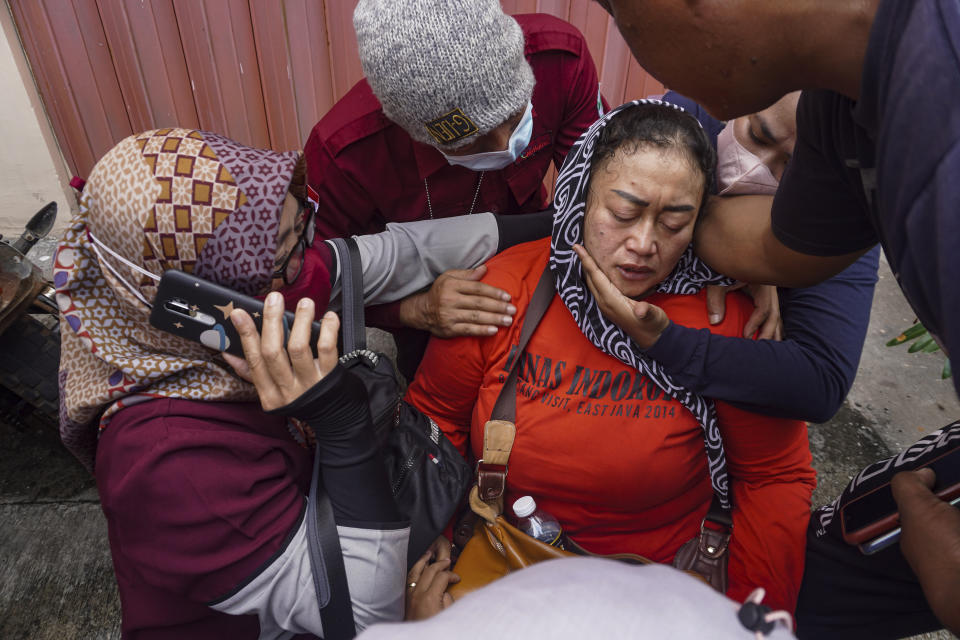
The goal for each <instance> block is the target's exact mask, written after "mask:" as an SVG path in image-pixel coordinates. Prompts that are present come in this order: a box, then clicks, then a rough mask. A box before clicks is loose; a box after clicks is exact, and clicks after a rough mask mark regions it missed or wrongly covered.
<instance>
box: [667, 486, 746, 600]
mask: <svg viewBox="0 0 960 640" xmlns="http://www.w3.org/2000/svg"><path fill="white" fill-rule="evenodd" d="M707 522H710V523H711V525H712V526H707ZM732 535H733V520H732V519H731V518H730V512H729V511H727V510H725V509H722V508H721V507H720V503H719V501H718V500H717V498H716V496H714V499H713V502H712V503H711V505H710V510H709V511H708V512H707V516H706V517H705V518H704V519H703V522H702V523H701V524H700V533H698V534H697V535H695V536H693V538H691V539H690V540H687V542H685V543H684V545H683V546H682V547H680V549H679V550H678V551H677V555H675V556H674V558H673V566H674V567H676V568H677V569H682V570H684V571H686V572H687V573H690V574H692V575H695V576H697V577H698V578H700V579H702V580H703V581H704V582H706V583H707V584H709V585H710V586H711V587H713V588H714V589H716V590H717V591H719V592H720V593H726V592H727V565H728V564H729V562H730V537H731V536H732Z"/></svg>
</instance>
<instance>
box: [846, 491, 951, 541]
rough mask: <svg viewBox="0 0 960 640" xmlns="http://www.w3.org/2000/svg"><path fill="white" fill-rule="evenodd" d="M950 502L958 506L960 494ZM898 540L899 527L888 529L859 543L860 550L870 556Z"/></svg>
mask: <svg viewBox="0 0 960 640" xmlns="http://www.w3.org/2000/svg"><path fill="white" fill-rule="evenodd" d="M950 504H951V505H953V506H954V507H958V508H960V496H957V497H956V498H954V499H953V500H951V501H950ZM899 540H900V527H897V528H896V529H890V531H887V532H886V533H881V534H880V535H879V536H877V537H876V538H874V539H872V540H867V541H866V542H861V543H860V545H859V546H860V552H861V553H862V554H863V555H865V556H870V555H873V554H875V553H877V552H878V551H883V550H884V549H886V548H887V547H889V546H891V545H893V544H894V543H895V542H898V541H899Z"/></svg>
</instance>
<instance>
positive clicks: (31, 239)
mask: <svg viewBox="0 0 960 640" xmlns="http://www.w3.org/2000/svg"><path fill="white" fill-rule="evenodd" d="M56 221H57V203H56V202H48V203H47V204H46V206H44V207H43V208H42V209H40V211H37V212H36V213H35V214H33V217H32V218H30V221H29V222H27V225H26V228H24V230H23V233H21V234H20V237H19V238H17V240H16V242H14V243H13V245H12V246H13V248H14V249H16V250H17V251H19V252H20V253H23V254H26V253H27V251H29V250H30V247H32V246H33V245H35V244H37V241H38V240H40V239H41V238H43V237H45V236H46V235H47V234H48V233H50V230H51V229H53V224H54V223H55V222H56Z"/></svg>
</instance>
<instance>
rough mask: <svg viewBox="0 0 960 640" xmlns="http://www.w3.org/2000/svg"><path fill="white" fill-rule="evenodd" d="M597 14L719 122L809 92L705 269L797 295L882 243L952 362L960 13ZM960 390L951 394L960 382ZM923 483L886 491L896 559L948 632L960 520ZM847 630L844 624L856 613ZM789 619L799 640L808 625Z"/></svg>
mask: <svg viewBox="0 0 960 640" xmlns="http://www.w3.org/2000/svg"><path fill="white" fill-rule="evenodd" d="M598 1H599V3H600V4H601V5H603V6H604V7H606V8H607V10H608V11H610V13H611V14H612V15H613V17H614V19H615V20H616V22H617V25H618V27H619V28H620V31H621V33H622V34H623V35H624V37H625V38H626V40H627V42H628V44H629V45H630V47H631V50H632V52H633V54H634V55H635V57H636V58H637V60H638V61H639V62H640V63H641V64H642V65H643V66H644V68H645V69H646V70H647V71H649V72H650V73H652V74H653V75H654V76H655V77H657V79H659V80H660V81H661V82H663V83H664V84H665V85H667V86H670V87H672V88H674V89H676V90H677V91H680V92H681V93H684V94H686V95H689V96H691V97H692V98H693V99H695V100H696V101H697V102H699V103H700V104H703V105H704V106H705V107H707V109H708V110H710V111H711V112H712V113H713V115H715V116H717V117H720V118H731V117H734V116H738V115H742V114H745V113H749V112H752V111H759V110H761V109H763V108H764V107H766V106H767V105H769V104H771V103H772V102H773V101H775V100H776V99H778V98H779V97H780V96H781V95H783V94H785V93H787V92H789V91H792V90H795V89H804V88H811V87H818V88H819V89H817V90H810V91H805V92H804V94H803V95H802V97H801V100H800V104H799V108H798V114H797V121H798V122H797V124H798V139H797V144H796V150H795V152H794V158H793V160H792V162H791V163H790V165H789V167H788V169H787V171H786V173H785V174H784V176H783V179H782V181H781V184H780V189H779V191H778V193H777V195H776V196H775V198H774V199H773V200H771V199H770V198H764V197H752V198H738V199H726V200H718V201H716V202H715V203H714V206H712V207H711V210H710V212H709V215H707V216H705V218H704V219H703V220H702V222H701V223H700V225H699V229H698V232H697V237H696V242H697V250H698V253H699V254H700V256H701V257H702V258H704V259H705V260H706V261H707V262H708V263H709V264H710V265H711V266H712V267H714V268H716V269H717V270H719V271H722V272H723V273H727V274H729V275H731V276H733V277H736V278H738V279H741V280H746V281H750V282H769V283H775V284H780V285H787V286H805V285H809V284H812V283H814V282H819V281H821V280H823V279H825V278H827V277H830V276H831V275H833V274H835V273H837V272H838V271H840V270H841V269H843V268H844V267H846V266H847V265H849V264H850V263H851V262H853V261H854V260H856V258H857V257H858V256H860V255H862V253H863V252H864V251H866V250H867V249H868V248H869V247H871V246H873V245H874V244H876V243H877V242H878V241H879V242H880V243H881V244H882V245H883V248H884V251H885V253H886V256H887V260H888V262H889V263H890V266H891V269H892V270H893V272H894V275H895V276H896V277H897V279H898V281H899V282H900V285H901V288H902V289H903V290H904V293H905V295H906V297H907V299H908V300H909V301H910V303H911V305H912V306H913V308H914V310H915V311H916V313H917V315H918V317H919V318H920V320H921V321H922V322H923V323H924V325H925V326H926V327H927V328H928V329H929V330H930V331H931V333H933V334H934V335H935V336H936V337H937V338H938V340H939V342H940V344H941V345H942V346H943V347H944V350H945V351H946V352H947V353H948V354H950V353H953V354H954V357H956V354H957V353H960V321H958V320H957V316H958V314H960V287H958V286H957V285H956V284H955V282H954V281H955V279H956V278H957V276H958V274H960V251H957V250H956V246H957V245H958V244H960V215H958V211H960V181H958V180H957V176H960V110H958V109H957V108H956V106H955V105H956V104H957V102H958V98H960V56H958V52H960V3H957V2H956V0H812V1H811V2H803V3H779V2H777V3H775V2H769V1H768V0H737V1H730V0H700V1H698V2H689V1H683V0H598ZM657 326H662V324H658V323H656V322H651V327H652V329H655V328H656V327H657ZM954 384H955V386H956V388H957V390H958V392H960V379H957V378H956V377H955V378H954ZM957 435H960V424H954V425H951V426H949V427H945V428H944V429H943V430H942V431H941V432H939V433H938V436H937V437H938V438H939V440H938V442H939V443H940V444H937V445H936V446H933V445H931V447H930V452H934V451H942V447H947V446H955V443H956V440H955V439H954V438H955V436H957ZM905 459H909V462H906V463H903V464H900V463H898V462H897V461H893V462H891V463H890V464H888V465H887V468H888V472H889V473H887V475H886V476H884V477H883V479H886V478H888V477H889V475H892V473H893V472H895V471H898V470H901V469H912V468H915V467H917V466H919V465H921V464H923V462H924V460H926V459H928V457H926V456H925V455H918V456H907V457H906V458H903V457H901V458H898V459H897V460H899V461H900V462H903V461H904V460H905ZM861 475H862V474H861ZM933 482H934V479H933V477H932V476H931V475H930V474H929V473H928V472H925V473H923V474H920V473H902V474H899V475H897V476H896V478H895V479H894V481H893V485H894V495H895V496H896V498H897V500H898V502H899V506H900V513H901V516H902V525H903V537H902V540H901V548H902V550H903V553H904V555H905V556H906V558H907V559H908V561H909V562H910V566H911V567H912V568H913V569H914V571H915V572H916V574H917V576H918V577H919V578H920V583H921V585H922V587H923V592H924V594H925V595H926V597H927V600H928V601H929V603H930V605H931V607H932V608H933V610H934V611H935V612H936V613H937V615H938V616H939V618H940V620H941V621H942V622H943V623H944V624H946V625H947V626H948V627H950V628H951V629H953V630H954V631H957V630H960V605H958V594H960V511H958V510H956V509H952V508H949V507H947V506H946V505H945V504H944V503H943V501H941V500H939V499H937V498H936V497H935V496H933V494H932V493H931V492H930V491H929V490H928V487H930V486H932V483H933ZM855 484H856V482H855ZM859 488H860V489H863V488H864V487H863V486H860V487H859ZM855 489H857V487H856V486H853V487H851V489H848V492H850V491H851V490H855ZM847 497H849V493H846V494H845V496H843V497H842V498H841V500H842V499H843V498H847ZM815 520H816V519H815ZM821 524H826V523H822V522H821ZM822 528H823V527H821V529H822ZM815 542H821V541H820V540H812V542H811V546H812V547H814V548H815V547H816V544H814V543H815ZM851 549H852V548H851ZM815 550H816V549H815ZM854 553H855V552H854ZM897 558H899V554H897ZM887 560H889V559H887ZM883 561H885V560H884V559H883V558H874V559H873V565H872V566H869V567H867V565H863V563H859V564H861V565H863V567H867V568H866V569H864V570H863V571H862V572H861V576H862V579H861V580H860V581H859V583H858V585H856V586H859V587H863V588H868V587H870V586H878V587H885V586H891V585H892V583H891V582H890V581H889V580H881V579H880V578H882V577H884V576H883V571H882V570H877V568H878V566H879V565H880V564H881V563H882V562H883ZM837 562H838V563H842V562H844V560H838V561H837ZM895 562H896V561H895V560H890V563H891V564H893V563H895ZM852 564H857V563H856V562H852ZM812 566H813V567H815V569H816V571H820V572H821V573H823V568H824V566H825V565H811V563H810V559H809V558H808V574H809V573H810V572H811V567H812ZM861 568H862V567H861ZM838 571H850V572H853V571H855V569H853V568H851V567H843V568H842V569H838ZM867 571H874V573H872V574H871V575H869V576H867V575H866V573H867ZM817 586H818V587H820V586H822V587H823V589H824V591H825V593H824V594H823V597H824V598H830V597H831V596H834V595H835V594H837V593H838V592H840V591H842V590H843V589H844V588H853V587H854V586H855V585H854V584H853V583H851V584H843V585H841V584H840V583H839V581H837V580H835V581H834V582H833V583H830V582H828V581H827V580H826V579H825V580H823V584H822V585H817ZM891 588H893V587H892V586H891ZM805 589H807V585H805ZM812 589H813V587H811V589H807V590H808V591H810V590H812ZM904 589H907V587H904V586H902V585H901V591H903V590H904ZM910 595H911V594H907V596H906V597H901V600H909V599H910ZM803 597H804V596H803V595H801V603H800V607H801V609H802V608H803V606H804V602H803ZM864 599H865V600H867V602H865V603H856V604H854V603H853V601H852V599H847V600H844V599H842V598H837V597H834V600H835V601H836V602H838V603H839V605H838V606H840V605H842V606H847V607H849V608H858V607H859V608H861V609H863V610H864V611H866V610H868V609H869V607H870V605H871V602H870V601H871V598H869V597H866V598H864ZM895 599H896V598H895V597H892V598H891V600H890V601H892V600H895ZM890 601H887V600H882V599H880V598H876V599H873V600H872V606H873V607H874V609H875V611H873V612H871V613H875V614H876V615H875V616H874V619H873V620H872V621H871V622H873V623H875V624H876V630H875V631H874V632H868V631H865V630H864V628H863V627H860V628H858V629H856V630H855V631H853V632H854V633H875V634H876V635H871V637H893V635H891V634H896V633H899V631H898V630H897V629H896V628H895V627H894V626H893V625H892V624H890V623H889V621H888V620H886V619H885V618H884V617H883V615H882V614H890V613H891V611H890V610H889V607H888V603H889V602H890ZM902 611H903V612H904V613H903V614H902V615H901V617H902V618H909V619H910V620H913V621H914V622H915V623H916V625H918V626H922V625H923V624H925V623H922V622H920V618H921V617H922V616H920V614H918V617H915V618H910V614H909V613H907V609H903V610H902ZM798 612H799V610H798ZM893 612H897V609H894V610H893ZM839 617H840V616H839V615H838V618H837V619H839ZM846 622H848V623H851V624H853V623H852V622H851V621H850V618H849V617H848V618H847V620H846ZM800 623H801V624H800V626H799V631H800V633H801V635H804V619H803V617H801V619H800ZM807 633H808V634H809V635H813V634H812V633H810V632H809V631H808V632H807ZM819 637H826V635H823V633H821V635H820V636H819ZM846 637H849V635H847V636H846Z"/></svg>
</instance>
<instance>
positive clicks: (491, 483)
mask: <svg viewBox="0 0 960 640" xmlns="http://www.w3.org/2000/svg"><path fill="white" fill-rule="evenodd" d="M507 469H508V466H507V465H505V464H491V463H489V462H484V461H483V458H481V459H480V460H477V466H476V474H477V488H478V489H479V491H480V499H481V500H483V501H484V502H492V501H494V500H496V499H498V498H499V497H500V496H502V495H503V492H504V490H505V489H506V485H507Z"/></svg>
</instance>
